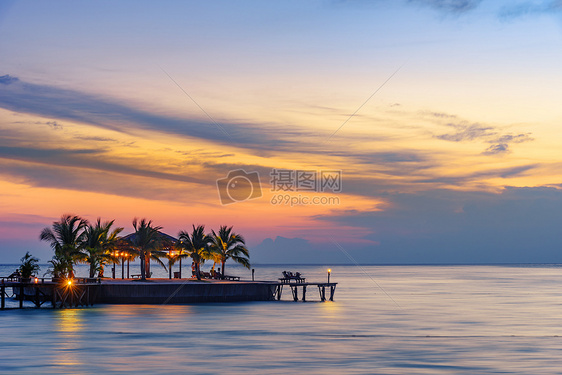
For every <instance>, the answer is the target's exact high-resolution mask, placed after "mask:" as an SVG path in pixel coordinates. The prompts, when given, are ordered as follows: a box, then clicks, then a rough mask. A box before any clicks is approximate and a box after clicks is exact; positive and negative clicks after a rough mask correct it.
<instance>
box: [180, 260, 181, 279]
mask: <svg viewBox="0 0 562 375" xmlns="http://www.w3.org/2000/svg"><path fill="white" fill-rule="evenodd" d="M180 255H181V254H180ZM180 279H181V258H180Z"/></svg>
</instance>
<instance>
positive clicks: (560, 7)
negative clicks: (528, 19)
mask: <svg viewBox="0 0 562 375" xmlns="http://www.w3.org/2000/svg"><path fill="white" fill-rule="evenodd" d="M560 12H562V1H561V0H543V1H523V2H518V3H514V4H509V5H506V6H504V7H502V8H501V10H500V12H499V16H500V18H502V19H512V18H519V17H524V16H528V15H539V14H554V13H560Z"/></svg>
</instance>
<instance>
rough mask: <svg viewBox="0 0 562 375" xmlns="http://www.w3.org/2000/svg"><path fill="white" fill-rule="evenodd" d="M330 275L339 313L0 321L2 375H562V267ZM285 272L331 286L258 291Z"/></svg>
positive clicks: (308, 271)
mask: <svg viewBox="0 0 562 375" xmlns="http://www.w3.org/2000/svg"><path fill="white" fill-rule="evenodd" d="M153 267H154V266H153ZM13 268H15V267H14V266H0V275H7V274H9V273H11V272H12V271H13ZM331 268H332V281H335V282H338V283H339V285H338V287H337V290H336V295H335V302H326V303H321V302H304V303H303V302H298V303H295V302H292V301H289V297H290V291H289V290H285V291H284V298H283V299H284V301H280V302H251V303H229V304H194V305H175V306H174V305H166V306H162V305H159V306H148V305H140V306H139V305H137V306H135V305H98V306H95V307H93V308H81V309H64V310H52V309H49V308H43V309H40V310H36V309H24V310H17V309H16V310H6V311H0V327H1V339H0V354H1V357H0V373H5V374H125V373H133V372H136V373H145V374H177V373H190V374H219V373H220V374H245V375H247V374H289V373H300V374H492V373H507V374H560V373H562V359H561V357H562V267H560V266H362V267H361V268H360V267H357V266H332V267H331ZM285 269H287V270H293V271H300V272H301V273H303V274H304V275H305V276H306V277H307V279H308V280H310V281H323V280H325V279H326V267H320V266H257V267H256V278H257V279H266V280H274V279H276V278H278V277H279V276H280V273H281V271H283V270H285ZM155 270H156V268H154V269H153V271H155ZM227 270H228V271H229V272H228V273H229V274H238V275H241V276H243V277H248V278H249V277H251V274H250V273H249V272H248V271H247V270H243V269H240V268H237V267H234V266H231V267H229V268H227ZM83 271H84V273H85V268H81V269H80V272H83ZM108 271H109V273H108V272H107V271H106V275H107V274H109V275H110V274H111V271H110V270H108ZM186 271H187V269H186ZM160 272H161V276H164V275H165V273H164V272H163V271H158V273H160ZM184 272H185V271H184ZM118 276H120V270H119V272H118ZM381 288H382V289H381ZM309 297H310V298H311V300H315V301H318V300H319V298H318V295H317V292H316V291H315V290H310V291H309Z"/></svg>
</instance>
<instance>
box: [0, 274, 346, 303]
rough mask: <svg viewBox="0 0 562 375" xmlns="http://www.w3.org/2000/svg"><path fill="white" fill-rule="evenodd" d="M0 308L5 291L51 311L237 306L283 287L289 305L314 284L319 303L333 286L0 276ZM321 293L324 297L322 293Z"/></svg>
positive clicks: (272, 296) (269, 297)
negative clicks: (287, 290) (107, 306)
mask: <svg viewBox="0 0 562 375" xmlns="http://www.w3.org/2000/svg"><path fill="white" fill-rule="evenodd" d="M0 279H1V280H0V294H1V306H0V308H1V309H4V308H5V306H6V304H5V300H6V297H9V295H8V292H7V289H8V288H11V290H12V293H13V295H15V296H16V298H17V299H18V300H19V307H20V308H22V307H23V301H24V299H26V300H30V301H32V302H33V303H34V304H35V306H36V307H41V306H42V305H43V304H44V303H45V302H50V303H51V305H52V307H53V308H63V307H80V306H83V307H86V306H91V305H93V304H94V303H101V304H104V303H107V304H167V303H170V304H181V303H201V302H239V301H274V300H280V299H281V294H282V291H283V287H284V286H288V287H290V288H291V293H292V297H293V300H294V301H298V300H299V289H301V293H300V295H302V301H306V297H307V294H306V292H307V287H309V286H316V287H318V292H319V295H320V300H321V301H326V300H327V299H329V300H330V301H333V299H334V293H335V289H336V285H337V283H282V282H278V281H244V280H242V281H230V280H208V279H203V280H196V279H152V278H151V279H148V280H146V281H143V280H138V279H135V280H132V279H85V278H82V279H80V278H78V279H74V280H73V281H72V283H70V284H66V283H61V282H53V281H51V280H50V279H37V280H36V279H32V280H31V282H21V281H13V280H7V279H6V278H0ZM326 292H328V293H329V294H328V295H327V294H326Z"/></svg>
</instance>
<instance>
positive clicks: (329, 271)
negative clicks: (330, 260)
mask: <svg viewBox="0 0 562 375" xmlns="http://www.w3.org/2000/svg"><path fill="white" fill-rule="evenodd" d="M331 273H332V269H331V268H328V284H329V283H330V274H331Z"/></svg>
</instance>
